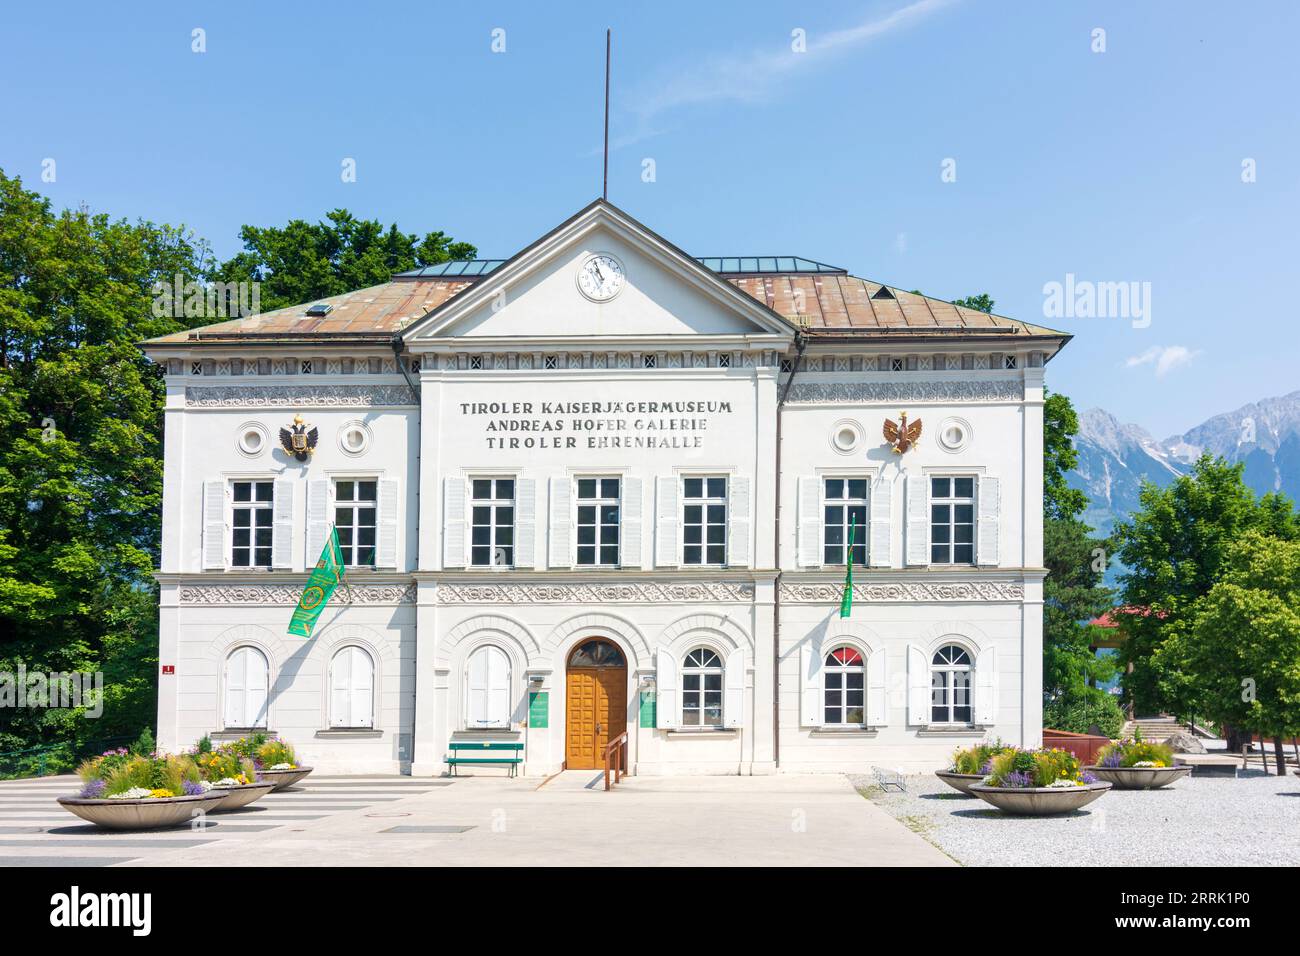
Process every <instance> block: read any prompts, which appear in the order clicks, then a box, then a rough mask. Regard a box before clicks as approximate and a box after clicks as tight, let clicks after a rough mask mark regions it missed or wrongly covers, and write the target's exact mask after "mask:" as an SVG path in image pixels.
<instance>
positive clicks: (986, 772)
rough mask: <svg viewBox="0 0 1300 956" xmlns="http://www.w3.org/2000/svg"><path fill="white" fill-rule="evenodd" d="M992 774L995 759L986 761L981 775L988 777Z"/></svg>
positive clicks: (981, 768) (981, 769)
mask: <svg viewBox="0 0 1300 956" xmlns="http://www.w3.org/2000/svg"><path fill="white" fill-rule="evenodd" d="M992 772H993V758H992V757H990V758H989V759H988V760H986V761H984V766H982V767H980V773H982V774H984V776H986V777H987V776H988V775H989V774H991V773H992Z"/></svg>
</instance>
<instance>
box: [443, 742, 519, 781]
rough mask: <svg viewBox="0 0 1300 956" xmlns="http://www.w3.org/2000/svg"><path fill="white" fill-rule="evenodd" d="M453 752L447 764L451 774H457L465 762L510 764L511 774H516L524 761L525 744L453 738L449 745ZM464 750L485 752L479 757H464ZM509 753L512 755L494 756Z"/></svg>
mask: <svg viewBox="0 0 1300 956" xmlns="http://www.w3.org/2000/svg"><path fill="white" fill-rule="evenodd" d="M447 749H448V750H450V751H451V753H450V754H449V755H448V756H447V765H448V766H450V767H451V775H452V776H453V777H454V776H456V767H458V766H459V765H460V764H463V763H498V764H509V765H510V776H512V777H513V776H514V775H515V774H516V773H517V772H518V770H519V765H520V764H521V763H523V762H524V745H523V744H512V743H500V742H497V741H487V740H485V741H483V742H482V743H476V742H474V741H467V740H453V741H452V742H451V743H449V744H448V745H447ZM464 752H468V753H477V754H485V756H479V757H462V756H461V754H462V753H464ZM503 752H504V753H509V754H511V755H512V756H509V757H506V756H493V754H494V753H496V754H501V753H503Z"/></svg>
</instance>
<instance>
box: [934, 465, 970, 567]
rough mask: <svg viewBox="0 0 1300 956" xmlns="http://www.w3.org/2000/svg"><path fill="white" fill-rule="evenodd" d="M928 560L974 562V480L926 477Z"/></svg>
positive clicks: (937, 562)
mask: <svg viewBox="0 0 1300 956" xmlns="http://www.w3.org/2000/svg"><path fill="white" fill-rule="evenodd" d="M930 563H931V564H974V563H975V479H974V478H972V477H969V476H964V477H959V476H942V477H940V476H937V475H936V476H933V477H931V479H930Z"/></svg>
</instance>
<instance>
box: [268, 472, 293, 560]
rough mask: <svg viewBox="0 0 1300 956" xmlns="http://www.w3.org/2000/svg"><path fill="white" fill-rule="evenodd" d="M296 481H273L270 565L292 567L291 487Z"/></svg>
mask: <svg viewBox="0 0 1300 956" xmlns="http://www.w3.org/2000/svg"><path fill="white" fill-rule="evenodd" d="M295 484H296V483H295V482H293V481H286V480H283V479H280V480H277V481H276V483H275V491H274V496H275V500H274V501H273V502H272V504H271V508H272V511H273V514H272V516H271V521H272V526H271V567H273V568H291V567H293V489H294V485H295Z"/></svg>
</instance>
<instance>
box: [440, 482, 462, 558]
mask: <svg viewBox="0 0 1300 956" xmlns="http://www.w3.org/2000/svg"><path fill="white" fill-rule="evenodd" d="M442 566H443V567H444V568H463V567H464V566H465V479H464V478H463V477H461V476H460V475H453V476H450V477H447V478H444V479H443V480H442Z"/></svg>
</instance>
